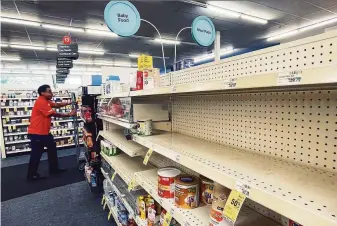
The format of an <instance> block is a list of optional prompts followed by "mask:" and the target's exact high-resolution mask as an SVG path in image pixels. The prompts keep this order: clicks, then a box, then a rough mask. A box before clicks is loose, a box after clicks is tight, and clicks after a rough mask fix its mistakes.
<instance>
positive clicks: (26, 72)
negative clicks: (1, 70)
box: [11, 71, 30, 74]
mask: <svg viewBox="0 0 337 226" xmlns="http://www.w3.org/2000/svg"><path fill="white" fill-rule="evenodd" d="M11 74H30V71H11Z"/></svg>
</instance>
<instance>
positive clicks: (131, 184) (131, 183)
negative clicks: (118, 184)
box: [128, 178, 136, 191]
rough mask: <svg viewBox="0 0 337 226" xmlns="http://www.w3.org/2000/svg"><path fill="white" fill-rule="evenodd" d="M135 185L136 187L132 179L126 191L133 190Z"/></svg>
mask: <svg viewBox="0 0 337 226" xmlns="http://www.w3.org/2000/svg"><path fill="white" fill-rule="evenodd" d="M135 185H136V181H135V178H132V179H131V181H130V182H129V184H128V191H131V190H133V189H134V188H135Z"/></svg>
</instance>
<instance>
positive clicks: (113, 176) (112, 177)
mask: <svg viewBox="0 0 337 226" xmlns="http://www.w3.org/2000/svg"><path fill="white" fill-rule="evenodd" d="M116 175H117V171H115V172H114V173H113V174H112V176H111V181H114V179H115V177H116Z"/></svg>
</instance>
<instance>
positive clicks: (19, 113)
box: [2, 109, 32, 117]
mask: <svg viewBox="0 0 337 226" xmlns="http://www.w3.org/2000/svg"><path fill="white" fill-rule="evenodd" d="M31 114H32V111H31V110H28V109H27V111H26V110H23V111H21V110H20V111H9V112H6V113H4V114H2V116H4V117H6V116H8V117H11V116H28V117H30V115H31Z"/></svg>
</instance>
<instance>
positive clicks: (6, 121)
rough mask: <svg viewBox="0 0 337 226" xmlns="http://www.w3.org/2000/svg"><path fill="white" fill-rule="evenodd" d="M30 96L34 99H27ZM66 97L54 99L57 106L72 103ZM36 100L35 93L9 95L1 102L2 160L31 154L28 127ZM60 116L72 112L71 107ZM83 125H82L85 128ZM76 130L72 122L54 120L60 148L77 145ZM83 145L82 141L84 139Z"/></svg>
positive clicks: (53, 128) (54, 128) (4, 95)
mask: <svg viewBox="0 0 337 226" xmlns="http://www.w3.org/2000/svg"><path fill="white" fill-rule="evenodd" d="M27 95H28V96H30V97H27ZM69 99H70V97H69V96H66V95H62V96H57V95H56V96H54V97H53V100H54V101H55V102H60V101H64V100H69ZM35 100H36V97H33V94H31V93H25V94H23V93H20V92H17V93H6V94H2V98H1V106H0V110H1V131H0V132H1V138H2V139H1V140H2V142H1V147H2V148H1V149H2V153H1V156H2V158H6V157H7V156H11V155H13V154H18V153H28V152H30V150H31V149H30V143H29V139H28V132H27V130H28V126H29V118H30V115H31V111H32V108H33V105H34V102H35ZM56 110H57V111H58V112H66V111H70V109H69V108H68V106H67V107H63V108H60V109H56ZM82 124H83V123H82V122H81V123H80V127H82V126H83V125H82ZM74 132H75V131H74V127H73V124H72V119H70V118H69V119H68V118H52V129H51V133H52V134H53V135H54V137H55V142H56V145H57V148H65V147H72V146H74V145H75V143H74V139H73V134H74ZM80 143H82V137H80Z"/></svg>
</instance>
